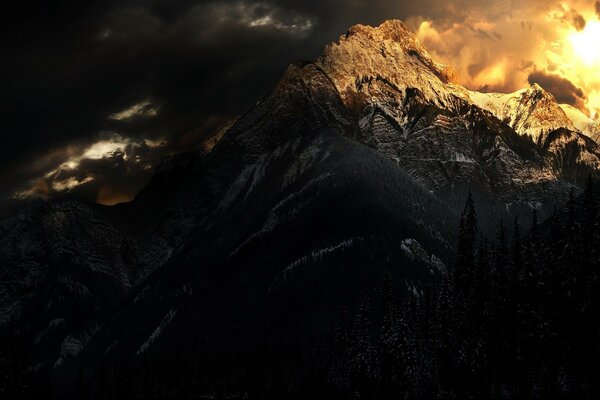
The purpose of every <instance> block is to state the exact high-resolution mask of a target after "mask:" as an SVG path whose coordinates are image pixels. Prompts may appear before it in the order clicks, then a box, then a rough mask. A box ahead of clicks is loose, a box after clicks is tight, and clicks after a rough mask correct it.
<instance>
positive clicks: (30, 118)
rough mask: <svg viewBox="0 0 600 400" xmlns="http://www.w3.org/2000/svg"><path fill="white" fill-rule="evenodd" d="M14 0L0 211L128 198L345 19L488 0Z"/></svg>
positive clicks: (454, 15)
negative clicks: (34, 201) (60, 201)
mask: <svg viewBox="0 0 600 400" xmlns="http://www.w3.org/2000/svg"><path fill="white" fill-rule="evenodd" d="M21 3H22V5H21V6H19V8H18V9H13V10H11V12H10V13H9V12H3V18H2V19H3V21H2V24H1V25H0V26H1V28H0V29H1V30H2V32H1V34H2V36H1V37H2V39H0V40H1V41H2V51H3V56H2V61H1V63H0V72H1V78H0V79H1V82H0V84H1V86H2V90H1V92H0V99H1V100H0V102H1V104H0V105H1V110H2V111H1V113H2V121H3V127H2V132H3V133H2V134H3V136H4V141H3V145H2V146H0V164H1V165H0V193H1V194H2V198H1V199H0V203H1V204H3V207H6V201H7V199H9V198H30V197H35V196H46V195H52V194H53V193H55V192H60V191H64V190H66V189H68V188H71V190H72V191H73V192H75V193H79V194H82V195H84V196H86V197H87V198H90V199H92V200H101V201H103V202H107V203H110V202H114V201H117V200H122V199H127V198H130V197H131V196H132V195H133V194H134V193H135V192H136V191H137V190H139V188H140V187H141V186H142V185H143V184H144V183H145V182H146V181H147V179H148V178H149V176H150V174H151V171H152V169H151V168H152V166H154V165H156V163H157V162H158V161H159V160H160V159H161V158H163V157H164V156H166V155H168V154H170V153H173V152H179V151H185V150H189V149H193V148H194V147H195V146H197V145H198V142H199V139H200V138H201V137H202V136H203V135H205V134H207V133H209V132H211V131H213V130H215V129H218V128H219V127H220V126H222V125H223V124H225V123H226V122H227V121H229V120H231V119H232V118H234V117H236V116H238V115H240V114H243V113H244V112H245V111H246V110H247V109H248V108H249V107H251V106H252V105H253V104H254V103H255V102H256V101H257V100H259V99H260V98H261V97H263V96H264V95H265V94H266V93H267V92H268V91H269V90H270V88H271V87H272V86H273V85H274V83H275V82H276V80H277V78H278V77H279V75H280V74H281V73H282V71H283V70H284V69H285V67H286V65H287V64H289V63H290V62H292V61H296V60H312V59H315V58H316V57H317V56H318V55H319V53H320V52H321V50H322V48H323V47H324V46H325V44H326V43H328V42H330V41H332V40H336V39H337V38H338V37H339V36H340V35H341V34H343V33H344V32H345V31H346V30H347V29H348V27H350V26H351V25H354V24H356V23H364V24H379V23H380V22H382V21H383V20H385V19H390V18H400V19H407V18H409V17H413V18H414V17H420V18H426V19H432V20H435V21H436V23H437V24H438V26H443V25H444V24H446V25H449V24H451V23H454V22H457V21H463V20H464V19H465V16H466V15H467V14H468V13H469V12H471V10H473V9H481V8H482V7H485V5H486V3H497V2H490V1H487V2H486V1H483V2H482V1H475V0H458V1H453V2H448V3H447V4H446V3H445V2H441V1H438V0H421V1H413V0H410V1H409V0H398V1H390V0H370V1H367V0H288V1H283V0H272V1H269V0H267V1H253V0H237V1H229V0H214V1H210V0H208V1H207V0H203V1H192V0H181V1H173V0H156V1H150V0H148V1H143V0H125V1H114V0H112V1H111V0H103V1H95V0H88V1H76V0H58V1H48V2H44V3H41V2H40V3H41V4H35V5H34V4H32V3H29V2H21ZM503 3H507V2H506V1H504V2H503ZM508 3H511V2H508ZM0 208H1V207H0Z"/></svg>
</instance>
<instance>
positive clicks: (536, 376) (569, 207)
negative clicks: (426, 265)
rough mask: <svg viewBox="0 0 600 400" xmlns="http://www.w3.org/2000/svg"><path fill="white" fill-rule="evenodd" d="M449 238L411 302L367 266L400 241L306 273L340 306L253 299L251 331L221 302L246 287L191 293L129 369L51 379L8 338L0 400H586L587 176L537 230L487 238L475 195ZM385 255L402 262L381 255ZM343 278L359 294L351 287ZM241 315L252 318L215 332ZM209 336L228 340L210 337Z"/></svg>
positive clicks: (592, 324) (590, 305)
mask: <svg viewBox="0 0 600 400" xmlns="http://www.w3.org/2000/svg"><path fill="white" fill-rule="evenodd" d="M457 233H458V235H457V247H456V248H457V249H458V251H457V254H456V257H455V260H456V261H455V262H454V263H453V264H452V265H451V267H450V268H445V267H443V266H442V267H440V269H438V273H437V274H436V277H435V278H434V279H429V278H427V277H424V278H420V279H419V278H418V277H414V278H413V279H418V280H419V282H420V284H419V285H420V286H419V287H418V288H417V287H414V286H412V285H407V284H406V279H407V276H410V273H408V274H407V271H406V270H403V269H402V267H398V268H390V267H389V264H386V263H383V264H377V263H376V261H375V260H377V259H380V258H381V255H378V252H379V251H382V252H387V253H388V257H392V258H394V259H395V260H396V261H397V263H399V264H400V265H402V264H406V263H407V262H409V261H410V260H409V259H408V258H406V254H411V253H406V252H403V251H402V250H401V249H402V248H403V247H404V248H406V246H409V245H410V244H409V243H406V242H402V243H400V242H397V243H393V242H383V243H381V242H380V243H378V242H377V241H373V240H372V239H368V238H365V239H361V240H359V242H360V243H358V244H357V245H356V247H355V248H354V250H348V251H347V252H346V253H345V255H344V256H342V257H337V258H336V259H335V262H333V264H331V267H330V268H329V269H327V265H328V262H327V255H322V256H321V257H322V259H321V261H322V262H321V263H319V264H317V265H318V266H319V271H318V272H317V271H315V272H314V273H315V274H318V275H319V276H320V277H321V279H322V280H323V282H331V281H332V280H338V284H339V285H338V287H340V288H345V291H344V292H337V293H336V294H335V296H336V297H339V296H341V297H339V298H340V299H341V300H340V301H334V302H331V300H327V297H328V296H325V297H323V292H322V291H321V289H319V288H316V287H309V286H306V284H307V283H310V282H312V284H313V285H314V282H316V281H315V280H314V279H311V278H307V277H305V278H304V279H301V280H300V281H295V282H293V283H292V285H293V286H292V287H289V286H288V287H287V288H286V291H285V292H283V291H280V292H278V291H277V287H276V285H275V286H274V287H273V288H272V290H271V295H270V296H269V298H268V299H267V298H265V299H263V300H259V299H254V301H255V302H258V304H259V305H260V304H262V306H261V307H266V308H267V309H268V310H269V311H268V313H267V314H265V313H264V310H262V311H263V312H258V311H255V312H254V317H252V316H249V315H248V313H247V311H246V312H244V311H241V310H242V309H243V308H244V307H243V306H241V305H240V303H239V302H237V301H233V302H232V300H233V299H232V298H231V297H230V295H233V293H236V294H237V295H240V294H241V293H244V292H245V291H246V292H247V289H244V288H243V287H241V286H236V287H230V288H229V290H230V291H228V292H227V293H226V294H221V295H220V296H217V295H216V294H215V293H210V294H206V293H205V294H203V295H190V296H189V297H188V298H187V299H186V300H184V304H183V305H182V307H180V309H179V313H181V314H185V315H187V316H188V317H189V319H188V318H186V319H184V320H182V319H174V324H173V325H172V326H171V328H170V332H171V333H170V334H169V336H170V337H171V338H170V339H169V340H168V341H163V342H162V345H161V344H160V343H161V342H159V343H158V345H159V346H168V347H166V348H164V349H163V350H162V351H154V352H149V353H147V354H144V355H143V356H141V357H137V358H135V359H132V358H129V357H121V358H116V359H113V360H112V361H108V360H107V361H106V362H100V363H98V364H95V365H93V367H92V368H90V367H87V368H82V367H80V368H71V369H65V370H63V371H62V372H61V374H60V375H57V374H53V375H52V374H51V373H50V372H49V371H47V370H46V372H43V371H44V370H39V371H31V370H27V369H26V368H22V367H23V366H21V365H19V362H20V360H22V358H21V357H22V356H23V354H22V353H20V352H26V351H27V350H26V349H25V348H24V347H23V348H20V347H19V344H18V343H10V342H8V341H7V340H3V341H2V352H1V355H0V362H1V363H2V368H3V370H4V371H8V372H9V373H5V374H3V375H2V377H0V379H2V382H1V383H2V385H0V386H2V387H3V388H5V389H4V390H5V392H4V394H9V395H10V396H19V395H23V396H28V395H31V394H32V393H33V394H35V393H43V391H44V390H46V389H45V388H47V387H51V386H52V385H54V387H55V388H56V383H57V382H59V383H60V384H59V385H58V386H59V387H63V388H64V390H65V392H64V393H58V394H59V395H66V396H80V395H81V396H89V397H93V398H109V397H114V396H118V397H122V396H127V397H132V398H135V397H141V398H145V397H188V396H190V397H202V396H205V397H210V396H216V397H219V396H228V397H234V398H235V397H244V396H246V395H247V394H251V395H252V397H258V396H265V395H270V396H281V395H286V396H290V397H314V396H316V397H323V398H365V397H368V398H396V397H397V395H398V393H402V394H403V396H404V397H406V398H439V397H442V398H547V397H564V398H593V397H595V396H596V395H597V394H598V391H599V387H598V382H599V380H598V378H599V376H600V375H599V373H600V368H599V366H598V362H597V360H598V357H599V356H600V347H599V344H600V329H599V328H600V326H599V322H598V313H599V312H600V309H599V307H600V298H599V293H600V287H599V284H600V281H599V279H598V278H599V272H600V269H599V266H600V253H599V251H598V244H599V243H600V231H599V230H598V195H597V185H596V184H595V183H593V182H592V180H591V178H590V181H589V182H588V185H587V187H586V190H585V192H584V193H583V194H582V195H580V196H577V197H574V196H572V197H571V200H570V201H569V202H568V203H567V204H566V205H565V206H564V207H563V208H560V209H557V210H556V212H555V214H554V216H553V217H552V218H551V219H549V220H548V221H546V222H544V223H543V224H539V223H538V220H537V212H536V210H535V209H534V210H533V211H532V214H531V219H530V221H518V220H515V221H511V222H510V223H508V222H503V221H498V230H497V235H496V236H495V237H485V236H483V235H481V234H480V232H479V230H478V227H477V199H476V198H474V197H473V196H472V195H471V194H469V196H468V198H467V200H466V204H465V207H464V211H463V213H462V216H461V219H460V223H459V224H458V226H457ZM361 248H368V249H369V251H367V252H364V251H362V250H360V249H361ZM394 248H397V249H398V250H399V251H400V253H398V254H397V255H395V253H394V251H389V250H386V249H394ZM364 254H370V255H371V257H370V259H369V257H367V258H365V257H363V255H364ZM413 256H414V255H413ZM403 257H404V258H403ZM339 263H343V264H346V266H347V267H348V269H347V270H345V272H344V274H341V273H340V272H338V271H336V270H335V269H334V268H333V265H334V264H339ZM369 263H374V264H372V265H368V264H369ZM366 266H368V270H369V273H368V274H366V275H365V273H366V271H367V269H365V268H366ZM324 269H327V270H324ZM349 272H350V273H351V274H356V276H358V277H359V281H356V280H354V279H348V277H347V276H346V275H345V274H348V273H349ZM344 276H346V277H344ZM340 280H345V281H344V282H341V281H340ZM358 282H360V283H358ZM323 285H324V286H327V283H323ZM204 290H209V288H208V287H205V288H204ZM297 290H303V291H309V292H313V294H312V295H311V296H312V298H313V299H312V301H311V302H310V303H304V304H294V301H293V299H292V298H290V297H289V296H294V293H295V292H296V291H297ZM248 293H250V292H248ZM215 296H216V297H217V298H218V299H220V300H219V301H224V302H227V301H229V302H230V303H231V304H229V305H227V304H222V303H221V304H219V305H216V304H214V303H212V304H209V307H214V312H215V313H216V314H212V313H211V312H210V311H209V310H207V309H204V308H203V306H201V305H199V304H198V302H200V301H203V300H206V299H208V298H214V297H215ZM228 298H229V300H227V299H228ZM264 301H266V303H264ZM327 304H329V305H327ZM255 305H256V304H255ZM333 305H335V306H334V308H331V306H333ZM240 306H241V308H239V307H240ZM282 307H283V308H282ZM312 307H318V308H319V312H320V313H321V315H322V318H321V319H320V321H314V320H313V321H312V322H311V323H309V324H308V325H306V321H307V320H304V319H303V318H300V319H298V316H299V315H302V314H303V313H308V314H311V313H315V310H311V308H312ZM235 308H239V310H240V311H239V312H235V311H234V309H235ZM199 309H200V311H199ZM195 313H196V314H197V315H202V320H198V319H195V318H194V317H193V315H194V314H195ZM167 315H169V314H167ZM286 315H290V316H294V318H296V321H291V320H287V318H286ZM173 317H174V315H171V316H170V318H173ZM248 317H250V318H251V319H252V318H256V319H255V320H252V321H251V320H248V321H240V320H237V321H234V322H231V323H225V324H224V323H223V321H222V320H221V319H222V318H248ZM206 318H209V319H208V320H206ZM220 320H221V321H220ZM303 320H304V321H305V322H304V325H298V323H301V324H302V321H303ZM284 325H285V326H286V328H285V329H284V328H282V327H283V326H284ZM211 326H212V327H214V326H219V327H221V328H223V327H227V329H230V330H231V331H220V332H216V331H211V330H210V329H208V328H209V327H211ZM290 328H291V329H290ZM118 329H122V327H120V328H118ZM207 329H208V330H207ZM282 329H283V330H282ZM306 329H309V330H306ZM201 332H204V335H202V334H201ZM282 332H287V333H286V334H285V335H283V336H282V335H281V333H282ZM190 334H193V335H199V336H196V337H189V336H188V335H190ZM173 341H180V342H182V343H185V344H186V345H185V346H184V347H181V346H178V345H174V343H173ZM138 353H139V351H138ZM243 354H246V356H243ZM259 354H260V355H259ZM88 365H89V364H88ZM55 394H57V393H55Z"/></svg>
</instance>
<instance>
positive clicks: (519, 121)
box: [470, 83, 575, 144]
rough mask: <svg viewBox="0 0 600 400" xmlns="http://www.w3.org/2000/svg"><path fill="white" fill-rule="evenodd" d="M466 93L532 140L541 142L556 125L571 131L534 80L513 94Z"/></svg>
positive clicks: (565, 118) (570, 125)
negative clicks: (528, 85)
mask: <svg viewBox="0 0 600 400" xmlns="http://www.w3.org/2000/svg"><path fill="white" fill-rule="evenodd" d="M470 96H471V99H472V100H473V102H474V103H475V104H476V105H478V106H479V107H481V108H483V109H485V110H487V111H489V112H491V113H492V114H494V115H496V116H497V117H498V118H499V119H500V120H503V121H505V122H507V123H508V124H509V125H510V126H511V127H512V128H513V129H514V130H515V131H516V132H518V133H519V134H520V135H524V136H530V137H531V138H532V140H533V141H534V142H535V143H540V144H541V143H543V142H544V141H545V139H546V137H547V135H548V134H549V133H550V132H552V131H554V130H557V129H560V128H565V129H568V130H571V131H574V130H575V127H574V126H573V123H572V121H571V119H570V118H569V117H568V116H567V114H566V113H565V112H564V110H563V109H562V108H561V107H560V105H559V104H558V102H557V101H556V98H555V97H554V96H553V95H552V94H550V93H548V92H547V91H546V90H545V89H544V88H542V87H541V86H540V85H538V84H537V83H534V84H533V85H531V86H530V87H529V88H527V89H522V90H518V91H516V92H514V93H507V94H505V93H479V92H471V93H470Z"/></svg>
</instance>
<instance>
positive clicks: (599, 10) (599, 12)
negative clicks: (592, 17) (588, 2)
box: [594, 1, 600, 18]
mask: <svg viewBox="0 0 600 400" xmlns="http://www.w3.org/2000/svg"><path fill="white" fill-rule="evenodd" d="M594 8H595V9H596V14H597V15H598V18H600V1H595V2H594Z"/></svg>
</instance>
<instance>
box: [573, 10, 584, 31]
mask: <svg viewBox="0 0 600 400" xmlns="http://www.w3.org/2000/svg"><path fill="white" fill-rule="evenodd" d="M585 25H586V21H585V18H583V15H581V14H579V13H578V12H577V11H573V26H574V27H575V29H577V30H578V31H582V30H584V29H585Z"/></svg>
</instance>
